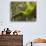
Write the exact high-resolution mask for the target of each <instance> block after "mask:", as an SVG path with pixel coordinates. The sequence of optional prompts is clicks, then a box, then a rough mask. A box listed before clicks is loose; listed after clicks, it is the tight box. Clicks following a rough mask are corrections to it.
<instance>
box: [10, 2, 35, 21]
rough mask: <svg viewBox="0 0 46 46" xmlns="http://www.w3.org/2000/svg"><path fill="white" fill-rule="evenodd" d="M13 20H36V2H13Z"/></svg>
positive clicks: (11, 16)
mask: <svg viewBox="0 0 46 46" xmlns="http://www.w3.org/2000/svg"><path fill="white" fill-rule="evenodd" d="M10 12H11V15H10V18H11V21H36V2H11V7H10Z"/></svg>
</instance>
